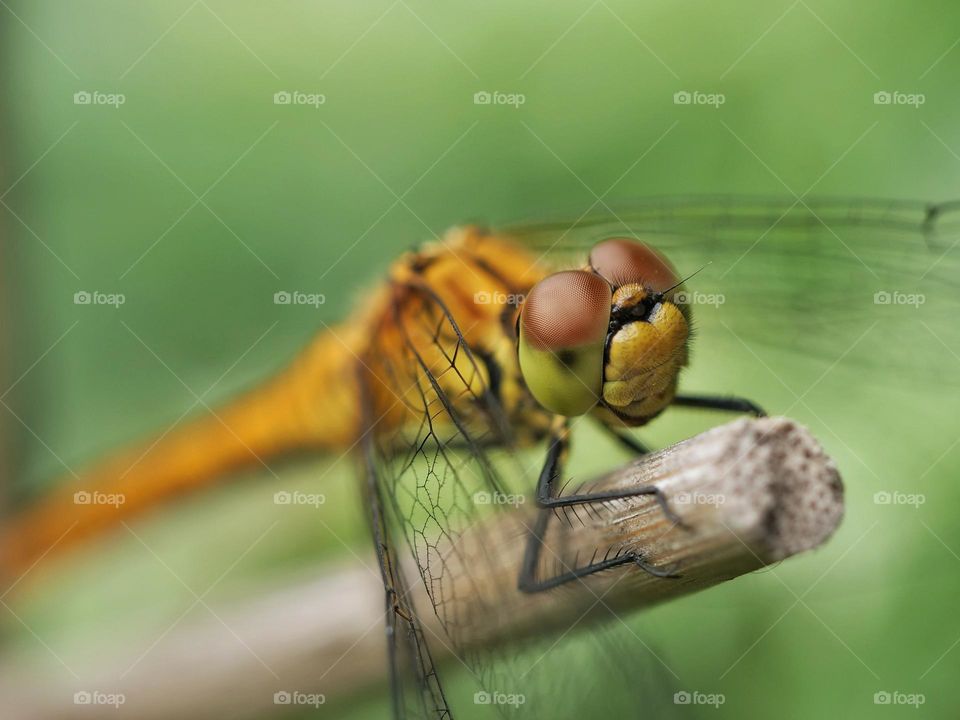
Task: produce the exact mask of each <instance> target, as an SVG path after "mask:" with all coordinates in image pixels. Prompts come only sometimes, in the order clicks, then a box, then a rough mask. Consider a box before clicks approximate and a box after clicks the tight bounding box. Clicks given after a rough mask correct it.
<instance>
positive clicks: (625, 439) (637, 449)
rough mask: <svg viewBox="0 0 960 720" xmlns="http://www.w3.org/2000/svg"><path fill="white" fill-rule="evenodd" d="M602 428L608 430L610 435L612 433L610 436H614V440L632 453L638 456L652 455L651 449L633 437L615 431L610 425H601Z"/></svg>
mask: <svg viewBox="0 0 960 720" xmlns="http://www.w3.org/2000/svg"><path fill="white" fill-rule="evenodd" d="M601 427H602V428H603V429H604V430H606V431H607V432H608V433H610V435H612V436H613V439H614V440H616V441H617V442H618V443H620V444H621V445H623V447H625V448H626V449H627V450H629V451H630V452H632V453H635V454H636V455H648V454H649V453H650V448H648V447H647V446H646V445H644V444H643V443H642V442H640V441H639V440H637V439H636V438H635V437H634V436H633V435H630V434H628V433H625V432H619V431H618V430H614V429H613V428H612V427H610V426H609V425H604V424H601Z"/></svg>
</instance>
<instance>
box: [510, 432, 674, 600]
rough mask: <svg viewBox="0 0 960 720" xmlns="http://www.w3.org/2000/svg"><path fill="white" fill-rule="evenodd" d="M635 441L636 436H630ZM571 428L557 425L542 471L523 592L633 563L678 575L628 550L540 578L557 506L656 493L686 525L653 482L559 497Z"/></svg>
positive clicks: (521, 585)
mask: <svg viewBox="0 0 960 720" xmlns="http://www.w3.org/2000/svg"><path fill="white" fill-rule="evenodd" d="M630 440H632V438H631V439H630ZM569 443H570V430H569V422H568V421H566V420H565V421H564V422H563V423H562V425H560V426H559V427H557V428H555V429H554V430H553V431H552V433H551V437H550V441H549V447H548V450H547V459H546V462H545V463H544V465H543V470H541V472H540V479H539V480H538V482H537V497H536V502H537V506H538V507H539V508H540V512H539V514H538V515H537V520H536V523H535V524H534V527H533V530H532V531H531V533H530V536H529V537H528V538H527V546H526V550H525V552H524V556H523V565H522V567H521V568H520V580H519V584H518V586H519V588H520V590H521V591H522V592H527V593H534V592H542V591H544V590H549V589H551V588H555V587H557V586H559V585H563V584H565V583H568V582H571V581H573V580H577V579H579V578H582V577H585V576H587V575H592V574H593V573H596V572H600V571H601V570H608V569H610V568H612V567H617V566H618V565H625V564H627V563H633V564H635V565H636V566H637V567H639V568H640V569H641V570H644V571H645V572H648V573H650V574H651V575H655V576H656V577H664V578H674V577H678V576H677V575H675V574H674V572H673V570H672V569H664V568H658V567H656V566H654V565H651V564H649V563H647V562H646V561H645V560H644V559H643V557H641V555H640V554H639V553H636V552H628V553H624V554H622V555H618V556H617V557H613V558H606V559H604V560H600V561H598V562H594V563H590V564H588V565H584V566H582V567H579V568H573V569H570V570H567V571H565V572H562V573H559V574H558V575H555V576H553V577H551V578H547V579H545V580H541V579H539V578H537V566H538V564H539V561H540V553H541V550H542V548H543V537H544V535H545V533H546V529H547V523H548V522H549V521H550V517H551V515H553V512H554V508H558V507H568V506H571V505H583V504H587V503H600V502H605V501H607V500H619V499H622V498H628V497H636V496H638V495H653V496H654V497H655V498H656V500H657V503H658V504H659V505H660V509H661V510H662V511H663V513H664V515H665V516H666V517H667V518H668V519H669V520H670V521H671V522H674V523H676V524H678V525H682V524H683V523H682V522H681V520H680V518H679V517H678V516H677V515H676V514H675V513H674V512H673V511H672V510H671V509H670V506H669V505H668V503H667V500H666V497H664V495H663V493H662V492H661V491H660V489H659V488H657V487H655V486H653V485H644V486H642V487H638V488H629V489H625V490H606V491H603V492H596V493H581V494H574V495H567V496H564V497H558V496H556V495H554V489H555V487H556V480H557V478H558V477H560V475H561V474H562V469H563V466H564V465H565V461H566V456H567V453H568V450H569Z"/></svg>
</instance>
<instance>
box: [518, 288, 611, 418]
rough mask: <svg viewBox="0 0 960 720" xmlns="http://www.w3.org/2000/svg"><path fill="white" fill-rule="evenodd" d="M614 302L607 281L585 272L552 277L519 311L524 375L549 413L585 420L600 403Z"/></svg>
mask: <svg viewBox="0 0 960 720" xmlns="http://www.w3.org/2000/svg"><path fill="white" fill-rule="evenodd" d="M611 301H612V295H611V291H610V286H609V285H608V284H607V283H606V282H605V281H604V280H603V278H601V277H599V276H597V275H595V274H594V273H590V272H586V271H583V270H572V271H568V272H560V273H556V274H555V275H550V276H549V277H547V278H544V279H543V280H541V281H540V282H539V283H537V284H536V285H534V286H533V288H532V289H531V290H530V293H529V294H528V295H527V297H526V300H525V301H524V303H523V308H522V309H521V311H520V337H519V355H520V371H521V372H522V373H523V377H524V380H525V381H526V383H527V387H528V388H529V389H530V392H531V393H532V394H533V396H534V397H535V398H536V399H537V401H538V402H539V403H540V404H541V405H543V406H544V407H545V408H547V409H548V410H550V411H552V412H555V413H559V414H561V415H567V416H573V415H582V414H583V413H585V412H587V411H589V410H590V409H591V408H592V407H593V406H594V405H596V404H597V402H599V398H600V393H601V391H602V389H603V348H604V344H605V342H606V337H607V330H608V328H609V324H610V304H611Z"/></svg>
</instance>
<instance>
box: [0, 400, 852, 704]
mask: <svg viewBox="0 0 960 720" xmlns="http://www.w3.org/2000/svg"><path fill="white" fill-rule="evenodd" d="M650 484H653V485H656V486H657V487H659V488H660V489H661V491H662V492H663V493H664V495H665V496H666V498H667V500H668V502H669V504H670V507H671V508H672V510H673V511H674V512H675V513H676V515H677V516H679V518H680V519H681V521H682V524H683V526H682V527H681V526H677V525H676V524H675V523H672V522H671V521H670V520H669V519H667V518H666V517H665V516H664V514H663V513H662V512H661V511H660V509H659V507H658V506H657V504H656V502H655V501H654V500H653V499H652V498H650V497H649V496H643V497H638V498H633V499H629V500H618V501H613V502H609V503H606V504H605V505H603V506H602V507H599V508H595V509H594V511H593V512H585V511H582V510H581V511H580V512H579V513H577V518H578V519H577V520H574V521H573V522H570V523H563V522H552V523H551V529H550V532H549V533H548V535H547V537H546V545H547V548H548V549H547V550H546V551H545V552H544V553H543V555H544V565H543V568H542V570H543V571H544V572H550V571H551V569H552V570H556V568H557V567H558V566H562V565H564V564H571V563H573V562H574V561H575V560H574V558H577V557H579V558H580V559H581V560H583V559H588V558H589V557H590V556H591V555H592V554H593V553H594V552H599V553H600V554H603V553H605V552H608V551H609V552H630V551H635V552H638V553H641V554H642V556H643V557H644V559H645V560H646V561H647V562H649V563H651V564H653V565H657V566H675V567H676V569H677V572H678V573H680V575H681V577H680V578H679V579H675V580H664V579H660V578H655V577H653V576H651V575H649V574H647V573H645V572H643V571H641V570H640V569H638V568H637V567H635V566H632V565H629V566H623V567H622V568H618V569H614V570H611V571H607V572H604V573H601V574H598V575H595V576H591V577H589V578H587V579H585V581H584V586H579V585H578V586H577V587H574V588H573V589H572V591H571V590H569V589H564V590H561V591H554V592H548V593H542V594H538V595H524V594H522V593H519V592H518V591H516V589H515V588H516V579H517V573H518V569H519V564H520V559H521V556H522V553H523V540H524V537H525V534H526V532H527V528H528V527H529V526H530V525H531V524H532V515H531V511H532V508H524V507H521V508H520V509H518V510H516V511H515V512H510V513H502V514H500V516H499V517H496V518H495V519H493V520H491V521H487V522H488V523H489V522H494V523H497V524H499V525H500V526H499V527H491V526H490V525H489V524H485V526H484V527H483V528H481V531H479V532H475V533H470V532H468V533H467V534H466V535H465V536H464V537H463V538H462V539H461V541H460V543H458V545H459V547H458V548H457V552H456V553H453V554H451V555H450V557H451V558H452V560H451V562H459V563H462V564H461V565H460V569H461V570H462V569H463V568H465V567H467V566H469V567H470V569H471V572H472V573H473V575H472V576H468V575H467V574H466V573H464V572H458V567H457V566H456V565H452V566H451V574H452V577H453V578H454V582H457V583H466V582H467V581H468V577H472V581H471V584H470V585H469V587H467V586H466V585H463V586H462V587H460V588H458V589H457V591H456V592H453V593H452V594H451V596H452V597H456V598H459V599H458V600H456V602H458V603H462V606H461V607H458V608H457V609H456V611H457V612H458V613H461V614H463V615H464V616H469V615H470V613H473V612H475V611H476V610H477V608H478V607H481V606H483V607H487V608H489V607H490V605H491V603H494V604H496V605H497V606H498V607H500V608H501V611H500V612H498V613H497V614H496V619H495V621H494V622H492V623H489V622H485V623H484V624H483V625H482V629H478V630H477V631H476V633H475V635H474V636H465V637H462V638H461V639H463V640H465V641H467V642H473V643H479V644H485V645H489V644H497V643H502V642H505V641H507V640H508V639H513V638H517V637H520V636H524V635H530V634H532V633H535V632H549V631H550V630H551V628H558V627H563V626H567V625H569V623H570V622H572V621H573V619H575V618H577V617H578V616H579V615H580V614H581V613H582V611H583V608H585V607H589V606H591V605H597V603H596V600H597V598H598V597H602V598H603V606H605V608H609V609H613V610H615V611H617V612H620V613H623V612H625V611H628V610H633V609H636V608H640V607H643V606H646V605H649V604H651V603H655V602H661V601H664V600H668V599H671V598H674V597H678V596H680V595H683V594H686V593H690V592H693V591H696V590H701V589H704V588H707V587H709V586H711V585H715V584H717V583H720V582H723V581H725V580H729V579H731V578H733V577H736V576H738V575H742V574H744V573H747V572H750V571H751V570H755V569H757V568H759V567H762V566H764V565H766V564H769V563H772V562H776V561H779V560H782V559H784V558H787V557H790V556H791V555H795V554H797V553H800V552H803V551H805V550H808V549H811V548H814V547H816V546H818V545H820V544H821V543H823V542H824V541H825V540H826V539H827V538H828V537H829V536H830V535H831V534H832V533H833V531H834V530H835V528H836V527H837V525H838V523H839V521H840V519H841V517H842V515H843V488H842V485H841V482H840V478H839V475H838V473H837V471H836V468H835V467H834V465H833V463H832V461H831V460H830V459H829V458H828V457H827V456H826V455H825V454H824V453H823V450H822V449H821V448H820V446H819V445H818V444H817V442H816V441H815V440H814V439H813V437H812V436H811V435H810V434H809V432H807V431H806V430H805V429H803V428H801V427H799V426H798V425H796V424H795V423H793V422H791V421H789V420H786V419H782V418H771V419H761V420H738V421H736V422H733V423H730V424H729V425H725V426H723V427H719V428H716V429H714V430H711V431H709V432H706V433H704V434H702V435H699V436H697V437H695V438H692V439H690V440H687V441H685V442H682V443H679V444H677V445H675V446H673V447H670V448H667V449H665V450H663V451H661V452H658V453H655V454H653V455H651V456H649V457H646V458H643V459H641V460H639V461H637V462H634V463H631V464H629V465H627V466H625V467H623V468H621V469H619V470H617V471H615V472H614V473H611V474H610V475H608V476H606V477H604V478H601V479H599V480H597V481H595V482H592V483H590V486H591V487H593V488H595V489H601V488H610V487H615V486H616V487H622V486H632V485H650ZM571 519H573V516H572V515H571ZM481 538H482V542H481ZM491 538H500V539H501V541H502V544H500V545H498V546H491V545H490V539H491ZM478 568H479V569H480V570H479V571H480V572H481V573H482V576H481V577H480V578H479V581H478V579H477V577H476V573H477V572H478ZM410 577H415V575H413V574H412V573H411V574H410ZM478 588H479V590H478ZM382 612H383V595H382V590H381V588H380V587H379V578H378V577H377V576H376V575H375V574H373V573H370V572H367V571H366V570H364V569H358V568H350V569H345V570H342V571H340V572H337V573H334V574H331V575H328V576H326V577H324V578H323V579H321V580H316V581H312V582H310V583H306V584H303V585H299V586H295V587H289V588H286V589H284V590H282V591H278V592H275V593H273V594H271V595H268V596H267V597H265V598H262V599H260V600H257V601H255V602H253V603H251V604H250V605H249V606H247V607H245V608H241V609H239V610H238V609H234V610H232V611H229V610H223V611H218V614H219V616H220V618H221V619H222V621H223V622H222V623H221V622H220V621H213V620H211V621H210V623H208V624H206V625H192V626H184V627H183V628H181V629H179V630H177V631H176V632H174V633H171V635H170V636H169V637H167V638H166V639H165V640H164V641H162V642H161V643H159V644H158V645H157V646H156V647H155V648H153V650H152V651H151V652H150V653H149V654H148V655H146V656H145V657H144V658H143V659H142V660H141V661H140V662H139V664H138V665H137V666H136V667H135V668H134V669H133V670H132V671H129V672H126V674H124V673H125V671H127V670H128V668H129V665H130V652H131V651H130V650H129V649H127V650H126V651H125V652H116V653H115V654H113V655H111V654H109V653H100V654H99V656H98V659H97V662H96V663H94V664H93V665H92V666H89V665H88V666H82V665H80V666H77V668H76V669H77V670H78V672H79V671H81V670H82V673H81V674H82V675H83V677H82V678H81V679H80V680H79V681H73V680H72V679H70V678H69V677H67V679H68V680H70V682H65V681H64V678H65V673H64V672H63V669H62V668H61V667H60V666H59V665H57V666H56V667H55V668H53V667H51V666H50V663H49V662H48V663H47V664H46V666H45V667H37V666H34V667H29V665H25V660H24V659H23V658H8V659H7V661H6V662H5V663H3V664H2V665H0V697H3V698H4V701H3V703H4V717H9V718H18V719H29V720H48V719H52V718H58V719H69V718H72V717H78V718H79V717H84V718H90V717H98V716H102V717H109V718H116V717H118V716H119V717H131V718H138V719H147V718H150V719H152V718H157V719H159V718H169V717H186V716H191V717H241V716H251V715H257V714H258V713H261V712H263V710H264V709H265V708H267V707H270V706H272V704H273V696H274V693H275V692H277V691H283V690H294V689H299V690H305V689H308V688H314V690H313V691H314V692H324V693H325V694H326V695H327V699H328V700H331V701H332V700H334V699H335V697H334V695H335V696H337V697H346V696H349V695H350V694H352V693H356V692H357V691H358V690H360V689H361V688H364V687H369V686H371V685H374V684H376V683H380V682H382V681H383V680H384V678H385V674H386V663H385V656H384V641H383V636H382V622H381V621H382ZM424 617H426V618H432V617H433V616H432V613H424ZM224 625H226V626H227V627H229V628H230V629H231V630H232V632H233V633H236V635H237V636H239V637H240V638H242V639H243V643H244V644H246V645H247V646H248V649H249V651H248V649H245V648H244V647H243V646H242V645H241V644H240V643H239V642H238V640H237V638H236V637H234V636H233V635H232V634H231V632H227V631H225V630H224ZM478 627H480V626H478ZM426 631H427V636H428V638H429V637H430V635H431V634H432V633H439V629H438V627H437V625H436V623H435V618H434V621H430V620H428V626H427V628H426ZM434 645H435V646H436V647H437V648H438V650H439V651H440V652H442V648H443V644H441V643H434ZM87 654H89V653H87ZM47 660H49V658H47ZM121 676H122V677H121ZM324 689H326V690H324ZM78 690H79V691H83V690H100V691H104V692H120V693H123V694H124V696H125V703H124V705H123V707H122V708H121V709H120V711H119V713H118V711H117V710H115V709H114V708H113V707H109V706H107V707H104V706H100V707H91V706H83V705H74V704H73V693H74V692H76V691H78Z"/></svg>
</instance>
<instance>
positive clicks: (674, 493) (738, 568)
mask: <svg viewBox="0 0 960 720" xmlns="http://www.w3.org/2000/svg"><path fill="white" fill-rule="evenodd" d="M643 485H654V486H656V487H657V488H658V489H659V490H660V491H661V492H662V493H663V496H664V497H665V499H666V501H667V503H668V505H669V507H670V509H671V511H672V512H673V513H674V514H675V515H676V516H678V517H679V519H680V523H679V524H678V523H677V522H674V521H671V520H670V519H669V518H668V517H667V516H666V515H665V514H664V512H663V511H662V509H661V507H660V506H659V504H658V503H657V501H656V499H655V498H653V497H652V496H650V495H644V496H637V497H633V498H629V499H624V500H614V501H610V502H607V503H605V504H604V505H603V506H600V507H593V508H591V509H590V510H589V511H588V510H587V509H586V508H584V507H583V506H580V507H573V508H569V509H568V510H567V511H565V512H564V511H559V512H558V513H557V515H558V516H559V518H560V519H559V520H558V519H557V518H553V519H551V523H550V524H549V525H548V532H547V534H546V536H545V540H544V545H545V549H544V551H543V552H542V553H541V560H542V562H541V567H540V576H541V577H551V576H553V575H555V574H557V573H558V572H560V571H562V570H565V569H571V568H576V567H580V566H582V565H585V564H587V563H588V562H591V560H592V559H602V558H603V557H604V556H607V555H609V556H613V555H617V554H623V553H630V552H634V553H636V554H638V555H639V556H641V557H642V559H643V560H644V561H645V562H646V563H649V564H650V565H653V566H656V567H658V568H665V569H666V568H671V569H673V568H675V571H676V573H677V574H679V575H680V577H679V578H677V579H663V578H659V577H654V576H653V575H651V574H649V573H646V572H643V571H640V570H639V568H637V567H636V566H635V565H624V566H621V567H619V568H615V569H612V570H610V571H606V572H602V573H599V574H596V575H592V576H590V577H587V578H584V579H583V580H582V581H574V582H572V583H570V584H569V585H568V586H567V587H566V588H564V589H562V590H560V591H558V592H546V593H539V594H535V595H525V594H522V593H519V592H517V591H516V585H517V574H518V568H519V567H520V562H521V558H522V556H523V551H524V547H525V539H526V536H527V535H528V533H529V532H530V528H531V527H532V526H533V522H534V517H533V515H532V514H531V513H529V512H523V511H521V512H515V513H509V514H504V515H503V516H502V517H500V518H498V519H497V521H496V522H497V523H498V525H499V527H497V528H494V529H491V528H488V527H484V528H482V532H477V533H475V534H471V533H465V534H464V536H463V537H462V538H461V540H460V541H459V543H458V545H460V546H461V547H460V548H459V552H457V551H455V552H453V553H451V559H450V560H448V562H447V564H448V569H449V571H450V573H451V575H452V576H453V577H454V578H455V581H456V583H457V585H456V586H455V589H454V591H453V592H449V593H448V594H449V596H450V597H452V598H456V602H459V603H460V605H454V609H453V610H451V611H449V612H451V614H452V613H457V614H458V619H459V622H458V623H457V624H458V626H459V627H462V628H463V630H462V635H461V637H460V639H461V640H463V641H465V642H469V643H473V642H476V643H483V644H489V643H493V642H498V641H501V640H506V639H514V638H518V637H522V636H524V635H527V634H530V633H535V632H542V631H544V630H549V629H550V628H551V627H566V626H569V624H570V623H571V622H572V621H574V620H575V619H576V618H578V617H580V616H581V615H582V613H583V612H584V610H585V609H586V608H588V607H592V608H594V609H595V610H596V611H598V612H600V613H601V614H603V615H607V616H609V611H610V610H614V611H620V612H622V611H627V610H634V609H637V608H641V607H644V606H647V605H650V604H653V603H656V602H660V601H663V600H668V599H672V598H675V597H678V596H680V595H683V594H686V593H690V592H694V591H696V590H702V589H704V588H707V587H709V586H711V585H716V584H717V583H720V582H723V581H725V580H729V579H731V578H733V577H736V576H738V575H743V574H744V573H747V572H750V571H752V570H755V569H757V568H759V567H762V566H764V565H767V564H770V563H773V562H776V561H778V560H782V559H784V558H786V557H789V556H791V555H795V554H797V553H799V552H803V551H804V550H809V549H811V548H814V547H816V546H818V545H820V544H821V543H823V542H824V541H825V540H826V539H827V538H828V537H830V535H831V534H832V533H833V531H834V530H835V529H836V527H837V525H838V524H839V522H840V519H841V518H842V516H843V486H842V483H841V481H840V476H839V474H838V472H837V470H836V468H835V466H834V464H833V462H832V461H831V460H830V458H829V457H827V456H826V455H825V454H824V452H823V449H822V448H821V447H820V445H819V444H818V443H817V442H816V440H815V439H814V438H813V436H812V435H810V433H809V432H808V431H807V430H806V429H805V428H802V427H800V426H799V425H797V424H796V423H794V422H792V421H790V420H787V419H785V418H763V419H759V420H748V419H742V420H738V421H736V422H733V423H730V424H728V425H724V426H722V427H718V428H715V429H713V430H710V431H708V432H705V433H703V434H701V435H698V436H697V437H694V438H692V439H690V440H686V441H684V442H681V443H678V444H676V445H673V446H671V447H669V448H666V449H664V450H661V451H659V452H657V453H654V454H652V455H650V456H647V457H644V458H641V459H638V460H637V461H635V462H633V463H630V464H628V465H626V466H624V467H622V468H620V469H618V470H616V471H614V472H612V473H610V474H609V475H607V476H605V477H603V478H600V479H598V480H596V481H593V482H590V483H588V484H587V485H584V486H582V487H581V488H580V489H578V491H577V492H586V491H603V490H610V489H613V488H625V487H637V486H643ZM566 492H567V493H570V492H572V490H570V489H568V490H567V491H566ZM478 569H479V570H478ZM463 570H469V572H467V571H463ZM478 572H479V574H480V576H481V577H482V580H481V581H477V580H476V578H477V575H478ZM578 586H579V587H578ZM578 590H579V592H578ZM598 601H600V602H598ZM471 617H479V618H482V622H474V623H470V622H469V620H468V619H469V618H471ZM473 629H475V630H476V633H477V635H476V637H470V632H472V630H473Z"/></svg>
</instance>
